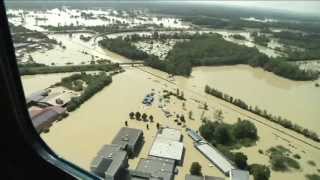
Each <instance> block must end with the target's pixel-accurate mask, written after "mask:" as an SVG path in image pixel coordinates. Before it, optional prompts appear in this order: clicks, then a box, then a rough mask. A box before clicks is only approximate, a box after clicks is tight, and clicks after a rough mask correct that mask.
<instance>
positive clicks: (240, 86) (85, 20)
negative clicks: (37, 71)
mask: <svg viewBox="0 0 320 180" xmlns="http://www.w3.org/2000/svg"><path fill="white" fill-rule="evenodd" d="M8 13H9V14H10V15H11V17H10V22H11V23H13V24H15V25H23V26H24V27H26V28H29V29H31V30H38V31H43V32H44V31H47V30H46V29H44V28H43V27H41V26H47V25H52V26H55V27H59V26H73V25H74V26H83V27H85V26H98V25H111V24H112V25H122V26H123V27H135V26H140V25H150V26H152V27H153V26H154V27H157V26H160V27H165V28H172V29H174V30H172V29H171V30H167V31H158V33H159V34H173V33H179V32H181V33H190V34H195V33H200V34H201V33H218V34H220V35H222V36H223V38H224V39H226V40H228V41H230V42H233V43H236V44H241V45H245V46H248V47H256V48H257V49H258V50H259V51H260V52H262V53H264V54H266V55H268V56H269V57H279V56H284V54H283V53H281V52H279V51H276V50H274V49H275V48H281V47H283V45H282V44H280V43H279V42H278V41H277V40H276V39H271V41H270V42H269V43H268V45H267V46H266V47H265V46H260V45H257V44H255V43H254V42H253V41H254V40H253V37H252V36H251V33H252V32H254V31H257V30H254V29H251V30H250V29H245V30H240V31H232V30H225V29H207V28H203V30H199V31H198V30H193V29H190V28H191V26H189V24H187V23H185V22H183V21H182V20H181V19H179V18H175V17H169V16H164V17H158V16H157V15H153V14H148V13H146V12H143V10H132V11H119V10H112V9H104V10H101V9H96V10H88V9H87V10H79V9H68V8H55V9H49V10H30V11H26V10H21V9H19V10H18V9H14V10H9V11H8ZM246 20H249V21H256V19H252V18H248V19H246ZM262 21H271V19H265V20H262ZM176 29H179V30H176ZM133 34H139V35H145V36H151V35H152V34H153V31H148V30H143V31H137V32H123V33H113V34H105V33H102V34H98V33H91V34H90V33H75V32H74V33H72V34H71V33H70V34H49V35H48V37H49V38H51V39H55V40H56V41H57V42H59V43H60V42H61V45H59V46H58V45H55V46H54V48H53V49H50V50H45V49H39V50H37V51H32V52H26V53H25V54H24V55H25V57H29V55H30V58H31V57H32V59H33V61H34V62H36V63H41V64H45V65H49V66H63V65H81V64H94V63H96V61H97V60H99V59H104V60H107V61H111V62H116V63H122V62H132V61H131V60H130V59H128V58H125V57H123V56H120V55H118V54H116V53H113V52H110V51H108V50H105V49H102V48H100V47H99V45H98V41H99V40H100V39H102V38H103V37H108V38H117V37H125V36H130V35H133ZM235 34H239V35H242V36H244V37H245V40H238V39H235V38H233V37H232V35H235ZM80 36H86V37H88V36H90V37H93V38H92V39H90V38H89V40H87V41H86V40H81V39H80ZM178 41H179V40H173V39H168V40H166V41H164V42H160V41H159V40H149V41H139V42H136V43H135V46H137V47H138V48H139V49H141V50H143V51H145V52H147V53H149V54H154V55H156V56H159V57H160V59H161V60H164V59H165V57H166V55H167V54H168V52H169V51H170V49H171V48H172V47H173V46H174V44H175V43H177V42H178ZM297 63H298V65H300V66H301V68H303V69H312V68H315V69H318V70H319V60H318V61H313V62H308V63H307V62H297ZM124 68H125V70H126V71H125V72H124V73H121V74H117V75H115V76H113V82H112V83H111V84H110V85H109V86H107V87H105V88H104V89H103V90H102V91H100V92H99V93H97V94H95V95H94V96H93V97H92V98H90V99H89V100H88V101H86V102H85V103H84V104H82V105H81V107H80V108H79V109H77V110H76V111H74V112H71V113H70V115H69V116H68V117H67V118H65V119H63V120H62V121H59V122H56V123H54V124H53V126H52V127H51V128H50V132H49V133H44V134H41V137H42V138H43V139H44V140H45V142H46V143H47V144H48V145H49V146H50V147H51V148H52V149H53V151H55V152H56V153H57V154H58V155H60V156H62V157H63V158H65V159H67V160H69V161H71V162H73V163H75V164H77V165H79V166H80V167H82V168H84V169H86V170H90V169H89V168H90V162H91V161H92V159H93V158H94V156H95V155H96V153H97V152H98V151H99V149H100V148H101V147H102V146H103V145H104V144H108V143H111V140H112V139H113V137H114V136H115V135H116V133H117V132H118V130H119V129H120V128H121V127H123V126H125V121H128V126H129V127H133V128H138V129H141V130H143V132H144V136H145V144H144V146H143V148H142V150H141V152H140V154H139V156H138V157H136V158H135V159H131V160H129V164H130V167H129V168H130V169H135V167H136V166H137V163H138V161H139V159H140V158H146V157H147V156H148V153H149V151H150V148H151V145H152V143H153V138H154V137H155V135H156V130H157V128H156V124H157V123H160V124H161V125H162V126H169V127H172V128H176V129H180V130H181V131H182V134H183V136H184V138H183V143H184V146H185V150H186V152H185V157H184V160H183V166H182V167H181V166H178V170H179V173H178V174H177V175H176V177H175V178H176V179H178V180H183V179H184V178H185V175H186V174H189V169H190V166H191V164H192V162H194V161H197V162H199V163H200V164H201V166H202V172H203V174H204V175H212V176H219V177H225V176H224V175H223V174H222V173H221V172H220V171H219V170H218V169H217V168H216V167H215V166H212V164H211V163H210V162H209V161H208V160H207V159H206V158H205V157H204V156H203V155H202V154H201V153H199V152H198V151H197V150H196V149H195V148H194V147H193V142H192V140H191V139H190V138H189V137H188V135H187V133H186V131H185V128H187V127H188V128H191V129H194V130H198V128H199V127H200V126H201V120H200V119H201V117H207V118H209V119H213V118H214V112H215V111H216V110H222V112H223V116H224V122H226V123H235V122H236V121H237V119H238V118H242V119H248V120H250V121H252V122H253V123H254V124H255V125H256V127H257V129H258V136H259V140H258V141H257V144H256V146H252V147H247V148H241V149H239V150H236V151H241V152H244V153H245V154H246V155H248V163H249V164H252V163H259V164H264V165H267V166H270V163H269V157H267V156H266V155H264V154H260V153H259V152H258V151H259V150H262V151H266V150H267V149H269V148H270V147H272V146H276V145H282V146H284V147H286V148H288V149H290V151H292V153H293V154H299V155H300V156H301V159H300V160H298V161H299V163H300V166H301V167H302V169H301V170H297V171H289V172H275V171H273V172H272V175H271V178H270V179H274V180H284V179H292V180H295V179H297V180H300V179H305V174H313V173H317V171H319V170H318V169H320V164H319V162H320V150H319V148H320V143H316V142H314V141H311V140H310V139H307V138H305V137H303V136H302V135H300V134H297V133H295V132H293V131H290V130H287V129H284V128H282V127H281V126H279V125H277V124H274V123H271V122H269V121H267V120H266V119H263V118H261V117H259V116H256V115H254V114H251V113H249V112H246V111H244V110H242V109H240V108H238V107H235V106H233V105H231V104H228V103H226V102H224V101H222V100H220V99H217V98H215V97H213V96H209V95H206V94H205V93H204V87H205V85H209V86H211V87H213V88H216V89H218V90H220V91H222V92H224V93H227V94H229V95H231V96H233V97H234V98H239V99H242V100H244V101H245V102H246V103H247V104H249V105H251V106H253V107H254V106H258V107H259V108H260V109H266V110H267V111H268V112H269V113H272V114H274V115H280V116H282V117H283V118H287V119H289V120H291V121H292V122H293V123H297V124H299V125H301V126H302V127H305V128H308V129H310V130H313V131H315V132H317V133H318V134H320V123H318V121H319V120H320V119H319V117H320V111H319V107H320V88H319V87H316V86H315V84H316V83H320V80H319V79H318V80H316V81H305V82H298V81H292V80H288V79H284V78H281V77H279V76H276V75H274V74H272V73H269V72H266V71H263V70H262V69H259V68H252V67H250V66H246V65H237V66H219V67H196V68H193V70H192V74H191V77H189V78H186V77H181V76H175V77H173V78H170V79H168V74H166V73H164V72H161V71H159V70H156V69H152V68H149V67H124ZM70 74H71V73H61V74H48V75H32V76H23V77H22V82H23V86H24V91H25V94H26V95H30V94H31V93H33V92H35V91H39V90H42V89H45V88H47V87H49V86H50V85H52V84H54V83H56V82H58V81H60V80H61V78H63V77H66V76H68V75H70ZM176 88H179V89H180V90H181V91H183V92H184V95H185V98H186V99H187V101H186V102H185V105H183V102H182V101H181V100H179V99H177V98H175V97H172V98H171V99H170V101H168V102H166V110H168V111H170V112H171V113H172V114H174V115H177V114H180V115H181V114H183V115H184V116H185V117H186V119H187V120H186V123H185V124H183V125H178V124H177V123H176V122H175V121H174V119H175V118H174V117H170V118H168V117H166V116H165V113H164V111H163V109H162V108H161V107H162V105H163V104H162V102H160V98H161V97H162V95H163V94H162V92H163V91H164V90H171V91H176ZM150 92H154V93H155V101H154V102H153V105H152V106H145V105H143V104H142V100H143V98H144V97H145V95H146V94H148V93H150ZM204 103H207V104H208V107H209V109H208V110H204V109H203V108H202V106H203V104H204ZM137 111H139V112H141V113H146V114H147V115H152V116H153V117H154V121H155V122H153V123H151V122H148V123H147V122H142V121H136V120H130V119H129V113H130V112H137ZM190 111H192V114H193V118H192V119H190V118H187V117H188V114H189V112H190ZM147 124H148V125H149V127H150V128H149V129H148V128H147ZM312 145H314V146H312ZM309 160H313V161H315V162H316V163H317V165H316V166H314V167H313V166H310V165H309V164H308V163H307V162H308V161H309ZM225 178H226V177H225ZM251 178H252V177H251Z"/></svg>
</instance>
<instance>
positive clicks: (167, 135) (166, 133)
mask: <svg viewBox="0 0 320 180" xmlns="http://www.w3.org/2000/svg"><path fill="white" fill-rule="evenodd" d="M181 137H182V135H181V131H180V130H178V129H173V128H162V129H161V130H160V131H159V133H158V134H157V138H164V139H169V140H172V141H178V142H179V141H181Z"/></svg>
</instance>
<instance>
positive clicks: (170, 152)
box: [149, 138, 183, 161]
mask: <svg viewBox="0 0 320 180" xmlns="http://www.w3.org/2000/svg"><path fill="white" fill-rule="evenodd" d="M182 153H183V144H182V143H181V142H178V141H172V140H170V139H165V138H156V139H155V141H154V143H153V145H152V147H151V150H150V152H149V155H151V156H155V157H161V158H168V159H174V160H178V161H180V160H181V159H182Z"/></svg>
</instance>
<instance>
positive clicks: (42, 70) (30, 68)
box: [19, 63, 122, 75]
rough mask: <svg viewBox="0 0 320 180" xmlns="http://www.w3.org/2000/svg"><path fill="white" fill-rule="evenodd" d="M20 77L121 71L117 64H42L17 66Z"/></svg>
mask: <svg viewBox="0 0 320 180" xmlns="http://www.w3.org/2000/svg"><path fill="white" fill-rule="evenodd" d="M19 71H20V75H34V74H51V73H65V72H82V71H105V72H109V71H122V68H121V67H120V66H119V64H99V65H98V64H97V65H96V64H92V65H72V66H45V65H43V64H37V63H32V64H29V65H28V64H25V65H19Z"/></svg>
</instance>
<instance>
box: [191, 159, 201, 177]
mask: <svg viewBox="0 0 320 180" xmlns="http://www.w3.org/2000/svg"><path fill="white" fill-rule="evenodd" d="M190 174H192V175H196V176H202V172H201V165H200V164H199V163H198V162H193V163H192V164H191V167H190Z"/></svg>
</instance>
